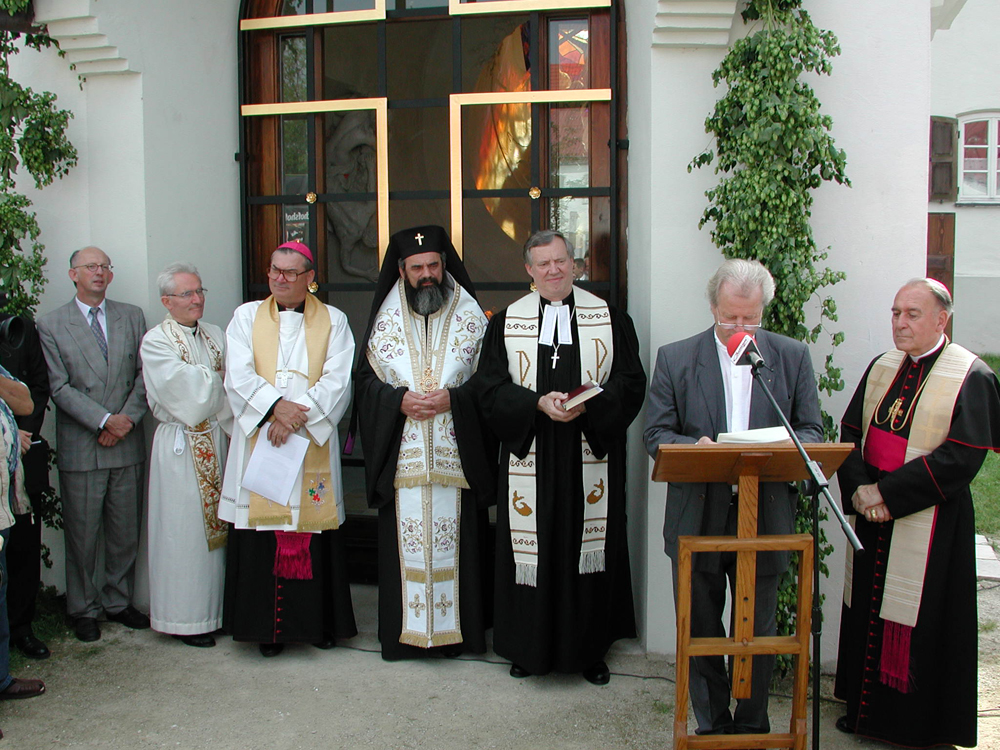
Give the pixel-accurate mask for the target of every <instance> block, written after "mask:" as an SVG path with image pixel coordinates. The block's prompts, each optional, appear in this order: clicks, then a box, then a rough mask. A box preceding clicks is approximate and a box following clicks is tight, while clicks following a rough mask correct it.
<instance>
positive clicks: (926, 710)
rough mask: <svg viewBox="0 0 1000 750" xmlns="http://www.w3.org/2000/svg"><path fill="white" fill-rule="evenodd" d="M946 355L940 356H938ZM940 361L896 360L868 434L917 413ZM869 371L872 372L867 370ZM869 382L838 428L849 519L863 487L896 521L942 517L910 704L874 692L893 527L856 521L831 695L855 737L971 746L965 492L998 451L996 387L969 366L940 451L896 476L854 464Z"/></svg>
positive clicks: (970, 593) (973, 699)
mask: <svg viewBox="0 0 1000 750" xmlns="http://www.w3.org/2000/svg"><path fill="white" fill-rule="evenodd" d="M942 350H943V349H942ZM942 350H938V351H937V352H935V353H932V354H930V355H927V356H926V357H924V358H922V359H921V360H919V361H918V362H916V363H914V362H913V361H912V360H911V359H910V358H909V357H906V358H905V359H904V360H903V363H902V365H901V366H900V370H899V372H898V373H897V376H896V379H895V380H894V381H893V384H892V385H891V386H890V388H889V389H888V391H887V392H886V395H885V398H883V399H882V403H881V404H880V406H879V408H878V409H877V410H876V413H875V415H874V417H873V420H872V422H873V424H872V426H871V428H870V429H872V430H875V429H886V428H888V426H889V423H888V422H885V423H884V424H882V425H881V426H876V424H874V423H875V421H876V420H877V421H879V422H882V421H883V420H885V419H886V417H887V413H888V410H889V408H890V407H891V405H892V404H893V402H894V401H895V399H896V398H897V397H901V398H902V399H903V402H902V413H903V414H906V412H907V410H908V409H909V407H910V406H911V404H913V403H914V395H916V396H917V398H916V404H917V408H919V403H920V401H919V393H918V389H919V388H920V384H921V383H923V382H924V380H925V379H926V377H927V375H928V373H929V372H930V369H931V368H932V367H933V365H934V363H935V362H936V361H937V358H938V357H939V356H940V353H941V351H942ZM872 364H874V362H873V363H872ZM871 367H872V365H869V366H868V371H866V372H865V377H864V378H863V379H862V381H861V385H860V386H859V387H858V390H857V391H855V393H854V397H853V398H852V399H851V403H850V405H849V406H848V407H847V412H846V413H845V414H844V419H843V423H842V425H841V439H842V440H843V441H844V442H853V443H854V444H855V446H856V449H855V450H854V451H852V452H851V454H850V456H849V457H848V459H847V461H845V462H844V465H843V466H841V467H840V470H839V471H838V472H837V477H838V478H839V480H840V490H841V497H842V498H843V504H844V509H845V512H850V513H853V512H854V509H853V507H852V505H851V497H852V495H853V494H854V491H855V490H856V489H857V488H858V487H859V486H860V485H862V484H872V483H875V482H877V483H878V488H879V491H880V492H881V494H882V498H883V499H884V500H885V504H886V507H887V508H888V509H889V512H890V513H891V514H892V517H893V518H902V517H904V516H907V515H909V514H911V513H915V512H917V511H920V510H924V509H925V508H930V507H932V506H935V505H936V506H938V513H937V518H936V520H935V523H934V530H933V535H932V537H931V546H930V554H929V558H928V561H927V572H926V574H925V577H924V588H923V594H922V596H921V600H920V609H919V612H918V615H917V624H916V626H915V627H914V628H913V630H912V631H911V642H910V679H911V687H910V692H908V693H901V692H900V691H898V690H896V689H894V688H891V687H889V686H887V685H885V684H883V683H882V682H880V681H879V662H880V658H881V653H882V633H883V626H884V625H883V620H882V619H881V618H880V617H879V610H880V608H881V605H882V581H883V580H884V579H883V576H884V573H885V569H886V564H887V560H888V553H889V543H890V541H891V540H892V530H893V522H892V521H889V522H887V523H881V524H880V523H872V522H869V521H868V520H867V519H865V518H864V517H863V516H857V515H856V516H855V522H856V525H855V528H856V531H857V534H858V538H859V539H860V540H861V543H862V544H863V545H864V547H865V553H864V554H863V555H855V557H854V577H853V581H852V584H853V589H852V604H853V606H852V607H850V608H848V607H847V606H846V605H845V606H844V607H843V613H842V615H841V625H840V651H839V655H838V660H837V681H836V686H835V689H834V694H835V695H836V696H837V697H838V698H841V699H842V700H845V701H847V720H848V722H849V724H850V726H851V727H852V728H853V729H854V730H855V732H857V734H859V735H861V736H864V737H872V738H875V739H879V740H884V741H886V742H891V743H894V744H897V745H902V746H904V747H918V748H924V747H931V746H934V745H938V744H954V745H963V746H967V747H968V746H972V745H975V744H976V711H977V674H976V669H977V638H978V632H977V615H976V560H975V550H974V544H975V542H974V535H975V513H974V511H973V507H972V494H971V493H970V491H969V484H970V483H971V482H972V480H973V479H974V478H975V476H976V474H977V473H978V471H979V468H980V467H981V466H982V463H983V460H984V459H985V457H986V451H987V450H997V449H998V448H1000V384H998V382H997V379H996V376H995V375H994V374H993V372H992V370H990V368H989V367H988V366H987V365H986V364H985V363H984V362H983V361H982V360H976V362H975V363H974V364H973V366H972V369H971V370H970V371H969V374H968V376H967V377H966V379H965V382H964V383H963V385H962V388H961V390H960V392H959V396H958V399H957V401H956V404H955V409H954V412H953V414H952V421H951V430H950V432H949V433H948V438H947V440H946V441H945V442H944V443H943V444H942V445H941V446H940V447H938V448H936V449H935V450H933V451H932V452H931V453H929V454H928V455H926V456H923V457H920V458H916V459H914V460H912V461H909V462H908V463H906V464H904V465H903V466H902V467H900V468H899V469H897V470H896V471H893V472H884V471H880V470H878V469H877V468H876V467H874V466H872V465H870V464H867V463H866V462H865V461H864V459H863V457H862V454H861V451H860V446H861V431H862V424H861V422H862V408H863V404H864V394H865V383H866V382H867V380H868V372H870V371H871ZM903 422H904V420H903V419H900V418H897V419H896V420H895V422H894V424H895V425H896V426H897V427H898V428H900V429H898V430H897V431H896V433H895V434H896V435H898V436H900V437H903V438H906V437H908V435H909V426H910V424H911V423H912V420H906V421H905V424H904V423H903Z"/></svg>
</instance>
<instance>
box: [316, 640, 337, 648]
mask: <svg viewBox="0 0 1000 750" xmlns="http://www.w3.org/2000/svg"><path fill="white" fill-rule="evenodd" d="M313 645H314V646H315V647H316V648H321V649H323V650H324V651H326V650H327V649H330V648H333V647H334V646H336V645H337V639H336V638H324V639H323V640H321V641H320V642H319V643H314V644H313Z"/></svg>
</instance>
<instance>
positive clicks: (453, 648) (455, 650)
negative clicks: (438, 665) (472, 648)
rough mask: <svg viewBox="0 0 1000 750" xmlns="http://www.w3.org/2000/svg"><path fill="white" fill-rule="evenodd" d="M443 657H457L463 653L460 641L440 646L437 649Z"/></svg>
mask: <svg viewBox="0 0 1000 750" xmlns="http://www.w3.org/2000/svg"><path fill="white" fill-rule="evenodd" d="M438 653H439V654H441V656H443V657H444V658H445V659H457V658H458V657H460V656H461V655H462V654H463V653H464V649H463V648H462V644H461V643H453V644H452V645H450V646H441V647H440V649H439V650H438Z"/></svg>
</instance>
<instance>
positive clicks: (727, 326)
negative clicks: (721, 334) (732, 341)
mask: <svg viewBox="0 0 1000 750" xmlns="http://www.w3.org/2000/svg"><path fill="white" fill-rule="evenodd" d="M715 325H717V326H718V327H719V328H721V329H722V330H723V331H735V330H736V329H737V328H742V329H743V330H744V331H746V332H747V333H757V331H759V330H760V329H761V328H763V327H764V324H763V323H721V322H719V321H718V320H717V321H715Z"/></svg>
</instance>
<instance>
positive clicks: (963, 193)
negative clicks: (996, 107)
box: [958, 112, 1000, 203]
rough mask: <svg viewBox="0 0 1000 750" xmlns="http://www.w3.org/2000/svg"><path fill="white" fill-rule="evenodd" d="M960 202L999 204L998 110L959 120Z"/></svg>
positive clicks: (999, 119)
mask: <svg viewBox="0 0 1000 750" xmlns="http://www.w3.org/2000/svg"><path fill="white" fill-rule="evenodd" d="M961 126H962V134H961V148H962V151H961V159H960V161H959V165H960V167H961V179H960V181H959V185H960V186H961V187H960V188H959V194H958V199H959V200H960V201H968V202H981V203H1000V112H989V113H982V112H980V113H977V114H974V115H968V116H967V117H964V118H962V120H961Z"/></svg>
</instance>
